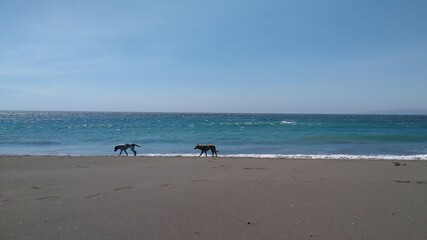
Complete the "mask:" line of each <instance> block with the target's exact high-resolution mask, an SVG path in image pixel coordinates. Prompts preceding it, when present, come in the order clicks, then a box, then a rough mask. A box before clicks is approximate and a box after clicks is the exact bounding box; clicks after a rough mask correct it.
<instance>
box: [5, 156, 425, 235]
mask: <svg viewBox="0 0 427 240" xmlns="http://www.w3.org/2000/svg"><path fill="white" fill-rule="evenodd" d="M398 162H399V161H398ZM400 163H401V164H402V165H400V166H395V164H394V163H393V161H372V160H369V161H362V160H350V161H344V160H288V159H250V158H197V157H194V158H182V157H37V156H1V157H0V206H1V208H0V209H1V212H0V239H2V240H6V239H14V240H15V239H103V240H104V239H156V240H158V239H221V240H223V239H245V240H248V239H328V240H330V239H346V240H349V239H376V240H377V239H387V240H391V239H405V240H406V239H419V240H425V239H427V162H425V161H424V162H423V161H400ZM403 163H405V164H406V165H403Z"/></svg>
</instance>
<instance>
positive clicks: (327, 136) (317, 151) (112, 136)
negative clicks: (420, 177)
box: [0, 111, 427, 160]
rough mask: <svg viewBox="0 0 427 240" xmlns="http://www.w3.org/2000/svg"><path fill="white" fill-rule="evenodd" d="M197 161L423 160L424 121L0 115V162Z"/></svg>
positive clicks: (426, 120)
mask: <svg viewBox="0 0 427 240" xmlns="http://www.w3.org/2000/svg"><path fill="white" fill-rule="evenodd" d="M120 143H137V144H140V145H141V144H142V145H143V146H142V147H141V148H138V149H137V150H138V155H141V154H142V155H151V156H158V155H164V156H174V155H185V156H187V155H188V156H193V155H194V156H196V155H198V153H199V152H198V150H194V149H193V148H194V145H195V144H215V145H217V148H218V149H219V151H220V152H219V153H220V155H221V156H251V157H296V158H307V157H308V158H314V157H316V158H360V157H363V158H378V157H380V158H396V157H399V158H402V159H422V160H427V116H409V115H326V114H325V115H317V114H207V113H206V114H202V113H200V114H193V113H109V112H13V111H2V112H0V154H2V155H8V154H11V155H23V154H30V155H78V156H81V155H83V156H85V155H89V156H93V155H115V154H117V153H115V152H114V151H113V149H114V146H115V145H117V144H120Z"/></svg>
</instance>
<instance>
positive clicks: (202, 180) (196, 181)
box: [191, 179, 209, 183]
mask: <svg viewBox="0 0 427 240" xmlns="http://www.w3.org/2000/svg"><path fill="white" fill-rule="evenodd" d="M208 181H209V180H208V179H195V180H193V181H191V182H192V183H198V182H208Z"/></svg>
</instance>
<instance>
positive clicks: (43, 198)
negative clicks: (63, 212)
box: [37, 196, 60, 200]
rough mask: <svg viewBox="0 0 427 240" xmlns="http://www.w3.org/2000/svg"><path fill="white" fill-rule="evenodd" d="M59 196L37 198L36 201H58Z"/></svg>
mask: <svg viewBox="0 0 427 240" xmlns="http://www.w3.org/2000/svg"><path fill="white" fill-rule="evenodd" d="M58 198H60V196H46V197H39V198H37V200H48V199H58Z"/></svg>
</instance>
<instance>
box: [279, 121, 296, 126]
mask: <svg viewBox="0 0 427 240" xmlns="http://www.w3.org/2000/svg"><path fill="white" fill-rule="evenodd" d="M280 124H284V125H295V124H296V122H288V121H281V122H280Z"/></svg>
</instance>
